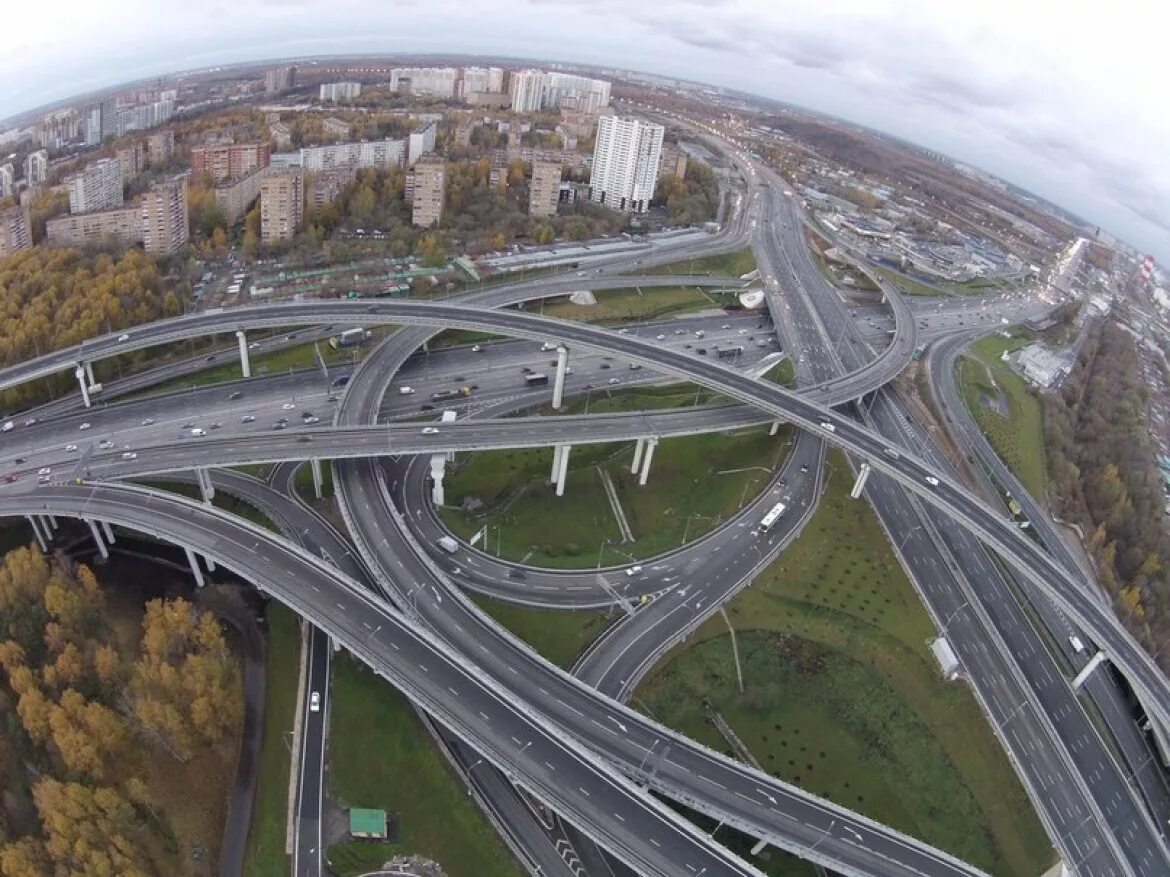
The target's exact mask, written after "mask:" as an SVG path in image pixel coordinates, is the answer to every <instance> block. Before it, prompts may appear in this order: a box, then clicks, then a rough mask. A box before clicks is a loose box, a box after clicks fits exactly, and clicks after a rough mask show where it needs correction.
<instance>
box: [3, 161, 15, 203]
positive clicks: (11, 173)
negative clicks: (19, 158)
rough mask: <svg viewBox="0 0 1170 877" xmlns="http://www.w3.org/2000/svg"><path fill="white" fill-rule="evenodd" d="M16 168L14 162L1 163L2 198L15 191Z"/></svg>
mask: <svg viewBox="0 0 1170 877" xmlns="http://www.w3.org/2000/svg"><path fill="white" fill-rule="evenodd" d="M15 184H16V169H15V168H13V166H12V162H8V163H7V164H0V198H7V197H9V196H10V195H11V194H12V193H13V192H14V191H15Z"/></svg>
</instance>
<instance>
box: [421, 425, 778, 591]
mask: <svg viewBox="0 0 1170 877" xmlns="http://www.w3.org/2000/svg"><path fill="white" fill-rule="evenodd" d="M590 410H596V409H595V408H591V409H590ZM790 436H791V432H790V431H789V430H787V429H783V430H782V431H781V433H780V434H779V435H777V436H769V435H768V429H767V427H757V428H752V429H747V430H737V431H735V432H732V433H711V434H706V435H697V436H688V437H686V438H674V439H664V440H663V441H661V442H659V444H658V446H657V449H656V450H655V452H654V458H653V463H652V466H651V470H650V478H649V481H648V483H647V484H646V485H645V486H644V487H643V486H639V484H638V476H637V475H634V474H631V472H630V462H631V459H632V454H633V445H632V444H607V445H582V446H580V447H577V448H574V449H573V450H572V452H571V453H570V456H569V471H568V475H567V477H566V480H565V495H564V496H560V497H558V496H556V495H555V493H554V492H553V490H552V488H551V487H550V486H549V484H548V478H549V472H550V469H551V466H552V453H553V452H552V449H551V448H524V449H515V450H507V451H489V452H484V453H479V454H467V455H464V454H459V455H456V464H455V466H454V467H453V469H452V471H451V472H449V473H448V475H447V480H446V493H447V503H448V507H447V508H444V509H442V510H441V512H440V514H441V515H442V518H443V521H444V522H445V523H446V524H447V526H449V527H450V528H451V529H452V530H453V531H454V532H455V533H456V534H457V535H458V536H460V537H462V538H465V539H466V538H469V537H470V536H471V535H472V534H474V533H475V532H477V531H478V530H480V529H481V528H482V527H484V526H485V525H486V526H487V528H488V529H487V536H486V538H485V541H484V547H485V549H486V550H488V551H490V552H491V553H493V554H495V553H498V554H499V555H500V556H501V557H505V558H508V559H510V560H521V561H524V562H527V563H530V564H532V565H534V566H546V567H554V568H560V569H587V568H589V567H593V566H598V565H601V566H613V565H618V564H624V563H628V562H630V561H631V560H633V559H635V558H638V559H640V558H645V557H651V556H653V555H656V554H659V553H661V552H663V551H666V550H668V549H670V548H674V547H677V546H678V545H680V544H682V542H683V541H684V539H686V540H693V539H695V538H697V537H698V536H700V535H702V534H703V533H706V532H707V531H709V530H711V529H712V528H713V527H715V526H717V525H718V524H719V523H720V522H721V521H723V520H725V519H726V518H727V517H729V516H730V515H732V514H734V513H735V512H736V511H737V510H738V509H739V508H740V507H741V506H742V505H743V504H744V503H746V502H748V501H749V500H751V499H752V498H753V497H755V496H756V495H757V494H758V493H759V492H760V491H761V490H763V489H764V487H765V486H766V485H767V484H768V482H769V480H770V478H771V473H772V471H774V470H775V468H776V467H777V466H778V465H779V464H780V462H781V461H783V459H784V456H785V454H786V452H787V450H788V447H789V445H790V443H791V439H790ZM598 466H601V467H604V469H605V470H606V471H607V472H608V473H609V475H610V477H611V478H612V480H613V483H614V487H615V489H616V491H617V495H618V498H619V501H620V502H621V505H622V508H623V510H624V512H625V515H626V519H627V521H628V523H629V526H630V530H631V531H632V533H633V535H634V537H635V541H633V542H629V543H622V541H621V533H620V530H619V528H618V524H617V521H616V520H615V518H614V515H613V511H612V509H611V508H610V504H609V501H608V499H607V497H606V494H605V489H604V487H603V484H602V481H601V477H600V475H599V474H598V471H597V467H598ZM471 498H475V499H478V500H480V501H481V502H482V503H483V506H482V507H481V508H479V509H478V510H477V511H475V512H474V513H471V512H467V511H464V510H463V509H462V508H459V507H460V506H462V505H463V503H464V501H465V500H467V499H471Z"/></svg>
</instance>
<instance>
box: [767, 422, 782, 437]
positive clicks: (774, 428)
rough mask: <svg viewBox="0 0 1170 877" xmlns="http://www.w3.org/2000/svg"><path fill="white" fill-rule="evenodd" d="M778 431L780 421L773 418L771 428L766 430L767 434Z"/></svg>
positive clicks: (773, 433)
mask: <svg viewBox="0 0 1170 877" xmlns="http://www.w3.org/2000/svg"><path fill="white" fill-rule="evenodd" d="M779 431H780V421H779V420H773V421H772V428H771V429H769V430H768V435H775V434H776V433H778V432H779Z"/></svg>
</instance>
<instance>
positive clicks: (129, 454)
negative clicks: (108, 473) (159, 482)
mask: <svg viewBox="0 0 1170 877" xmlns="http://www.w3.org/2000/svg"><path fill="white" fill-rule="evenodd" d="M122 459H123V460H137V459H138V455H137V454H136V453H134V452H133V451H126V452H125V453H123V454H122Z"/></svg>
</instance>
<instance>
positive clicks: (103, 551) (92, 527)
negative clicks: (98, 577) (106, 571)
mask: <svg viewBox="0 0 1170 877" xmlns="http://www.w3.org/2000/svg"><path fill="white" fill-rule="evenodd" d="M86 523H87V524H89V532H91V533H93V541H94V542H96V543H97V549H98V554H100V555H101V556H102V560H108V559H109V557H110V552H109V550H108V549H107V548H106V543H105V542H104V541H103V540H102V533H101V531H100V530H99V529H98V526H97V524H95V523H94V522H93V520H92V519H90V520H87V521H86Z"/></svg>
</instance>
